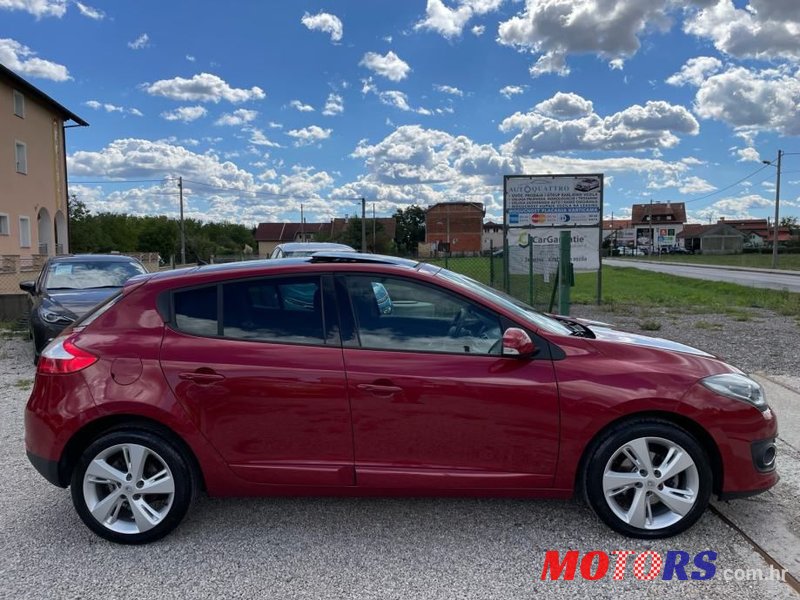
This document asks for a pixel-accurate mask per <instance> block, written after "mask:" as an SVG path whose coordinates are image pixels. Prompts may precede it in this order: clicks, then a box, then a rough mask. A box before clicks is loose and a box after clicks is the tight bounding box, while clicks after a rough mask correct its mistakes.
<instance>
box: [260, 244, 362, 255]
mask: <svg viewBox="0 0 800 600" xmlns="http://www.w3.org/2000/svg"><path fill="white" fill-rule="evenodd" d="M323 251H324V252H355V249H354V248H351V247H350V246H348V245H347V244H335V243H333V242H288V243H286V244H278V245H277V246H275V249H274V250H273V251H272V254H270V255H269V257H270V258H297V257H299V256H311V255H312V254H314V252H323Z"/></svg>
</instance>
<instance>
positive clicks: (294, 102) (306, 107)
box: [289, 100, 314, 112]
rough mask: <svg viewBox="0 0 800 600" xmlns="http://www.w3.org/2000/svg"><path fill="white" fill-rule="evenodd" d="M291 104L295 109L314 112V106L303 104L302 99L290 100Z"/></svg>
mask: <svg viewBox="0 0 800 600" xmlns="http://www.w3.org/2000/svg"><path fill="white" fill-rule="evenodd" d="M289 106H291V107H292V108H293V109H295V110H299V111H300V112H314V107H313V106H311V105H310V104H303V103H302V102H300V100H292V101H291V102H289Z"/></svg>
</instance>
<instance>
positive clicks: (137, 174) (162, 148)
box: [68, 138, 253, 189]
mask: <svg viewBox="0 0 800 600" xmlns="http://www.w3.org/2000/svg"><path fill="white" fill-rule="evenodd" d="M68 164H69V171H70V175H72V176H77V177H87V176H88V177H97V178H108V179H112V180H114V179H141V178H148V179H154V178H157V177H169V176H172V175H183V176H184V177H186V178H187V179H195V180H197V181H203V182H208V183H212V184H214V185H219V186H220V187H226V188H231V189H247V188H249V187H251V186H252V185H253V177H252V175H251V174H250V173H248V172H247V171H244V170H242V169H239V168H238V167H237V166H236V165H234V164H233V163H230V162H225V163H221V162H220V161H219V159H218V158H217V157H216V155H214V154H197V153H195V152H192V151H190V150H187V149H186V148H184V147H183V146H178V145H174V144H170V143H168V142H163V141H162V142H154V141H150V140H143V139H135V138H127V139H119V140H115V141H113V142H111V143H110V144H108V145H107V146H106V147H105V148H103V149H102V150H99V151H97V152H89V151H84V150H80V151H78V152H75V153H73V154H72V155H70V156H69V157H68ZM173 187H174V185H173Z"/></svg>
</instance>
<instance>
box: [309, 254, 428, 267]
mask: <svg viewBox="0 0 800 600" xmlns="http://www.w3.org/2000/svg"><path fill="white" fill-rule="evenodd" d="M310 262H312V263H366V264H382V265H397V266H401V267H416V266H417V264H419V263H418V262H417V261H416V260H410V259H408V258H399V257H397V256H385V255H383V254H362V253H360V252H325V251H320V252H314V254H312V255H311V259H310Z"/></svg>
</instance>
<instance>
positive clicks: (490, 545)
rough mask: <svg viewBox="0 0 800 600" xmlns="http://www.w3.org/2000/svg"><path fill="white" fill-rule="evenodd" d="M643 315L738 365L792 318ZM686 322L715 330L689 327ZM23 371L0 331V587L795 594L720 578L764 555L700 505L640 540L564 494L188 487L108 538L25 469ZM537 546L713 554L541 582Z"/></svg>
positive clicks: (780, 341)
mask: <svg viewBox="0 0 800 600" xmlns="http://www.w3.org/2000/svg"><path fill="white" fill-rule="evenodd" d="M575 312H576V314H581V315H582V316H587V317H588V316H590V317H594V318H599V319H602V320H606V321H613V322H615V323H617V324H619V325H629V324H631V323H633V324H636V322H637V320H639V319H643V317H639V316H632V315H628V316H623V315H619V314H613V315H612V314H607V313H604V312H602V311H597V310H594V309H590V308H588V307H581V309H580V310H579V311H578V310H576V311H575ZM646 318H647V319H653V320H656V319H657V320H659V321H660V322H662V329H661V331H659V332H656V333H657V334H664V335H669V336H672V337H675V338H676V339H680V340H682V341H686V342H690V343H693V344H695V345H697V346H699V347H701V348H705V349H708V350H711V351H714V352H718V353H720V354H722V355H724V356H726V357H728V358H730V359H731V360H734V361H736V362H737V363H738V364H740V365H742V366H744V367H745V368H748V369H754V368H759V369H764V367H766V366H769V365H771V364H773V363H771V362H770V361H768V360H765V359H764V358H763V357H751V355H752V354H760V353H761V345H760V344H761V341H760V340H761V339H763V340H764V345H763V352H769V351H771V350H772V349H774V348H782V347H784V343H786V344H787V346H791V344H790V342H792V343H793V340H791V339H790V338H789V332H790V331H791V334H792V335H795V336H796V333H797V331H796V325H795V324H794V322H793V321H788V322H783V324H782V326H777V325H776V322H775V320H774V319H772V318H770V317H769V316H767V315H766V314H758V315H754V316H753V317H752V320H750V321H745V322H739V321H732V320H730V319H728V321H726V320H725V317H712V316H709V315H687V316H685V317H673V316H671V315H664V316H657V315H652V314H649V315H648V316H647V317H646ZM701 320H702V321H707V322H710V323H719V324H720V325H721V327H716V326H714V327H710V328H705V327H699V328H698V327H697V326H696V323H697V322H699V321H701ZM790 326H791V327H790ZM784 331H785V332H786V333H785V334H784V333H783V332H784ZM779 334H781V335H784V337H775V336H777V335H779ZM727 337H732V338H736V339H737V340H738V342H736V343H734V342H729V341H725V340H726V338H727ZM754 344H757V346H755V348H758V349H759V351H757V352H753V349H754ZM795 356H796V355H795ZM774 364H775V365H777V367H776V368H778V369H779V370H777V371H773V372H774V373H782V372H784V370H786V369H789V367H790V365H791V356H790V355H789V354H788V353H780V352H779V353H777V354H776V359H775V362H774ZM32 378H33V367H32V365H31V351H30V348H29V344H28V342H26V341H23V340H20V339H17V338H14V339H0V410H2V413H3V418H2V419H0V470H2V473H3V475H4V476H3V477H2V478H0V581H2V584H0V598H14V599H22V598H103V599H109V598H136V599H141V598H212V597H213V598H341V597H353V598H533V597H537V596H541V595H546V596H547V597H552V598H559V597H563V598H571V597H589V596H591V597H593V598H595V599H601V598H636V599H637V600H638V599H640V598H642V597H643V595H645V596H646V597H653V598H657V597H663V598H671V597H675V596H676V595H678V594H680V595H682V596H684V597H687V598H718V597H723V596H728V597H746V598H765V599H767V598H770V599H771V598H796V597H797V596H796V594H795V593H794V592H793V591H792V590H791V589H790V588H789V586H787V585H786V584H783V583H779V582H774V581H749V582H748V581H738V582H737V581H724V580H723V577H722V571H723V569H756V568H758V569H762V570H764V572H767V571H768V566H767V565H766V563H765V562H764V561H763V559H762V558H761V557H760V556H759V555H758V554H756V553H755V552H754V551H753V550H752V548H751V547H750V546H749V545H748V543H747V542H746V541H745V540H744V539H743V538H742V537H741V536H740V535H738V534H737V533H736V532H735V531H733V530H732V529H730V528H729V527H728V526H727V525H725V524H724V523H723V522H722V521H721V520H719V519H718V518H717V517H716V516H715V515H713V514H712V513H710V512H708V513H706V515H705V516H704V517H703V519H702V520H701V521H700V522H699V523H698V524H697V525H696V526H695V527H693V528H692V529H691V530H690V531H689V532H687V533H686V534H683V535H681V536H679V537H677V538H673V539H671V540H667V541H661V542H654V543H646V542H642V541H639V540H630V539H626V538H623V537H620V536H618V535H616V534H614V533H612V532H611V531H610V530H609V529H607V528H606V527H605V526H603V525H602V524H600V523H599V522H598V520H597V519H596V518H595V517H594V515H593V514H592V513H591V511H590V510H589V509H588V508H587V507H586V506H584V505H583V504H582V503H578V502H576V501H570V502H555V501H544V500H541V501H531V500H497V499H483V500H477V499H327V498H311V499H302V498H301V499H292V498H282V499H269V498H264V499H209V498H205V497H203V498H200V499H199V500H198V502H197V503H196V504H195V506H194V507H193V510H192V511H191V512H190V514H189V515H188V517H187V519H186V520H185V521H184V523H183V524H182V525H181V527H179V528H178V530H177V531H175V532H174V533H173V534H172V535H170V536H168V537H167V538H166V539H164V540H162V541H160V542H157V543H155V544H151V545H149V546H146V547H125V546H118V545H113V544H110V543H107V542H104V541H103V540H101V539H100V538H98V537H96V536H94V535H93V534H92V533H91V532H89V530H88V529H86V528H85V527H84V526H83V524H82V523H81V522H80V520H79V519H78V517H77V515H76V514H75V513H74V511H73V509H72V505H71V503H70V499H69V494H68V492H67V491H66V490H61V489H58V488H55V487H53V486H51V485H50V484H48V483H47V482H46V481H45V480H44V479H42V478H41V477H40V476H39V475H38V473H36V472H35V471H34V469H33V468H32V467H31V466H30V465H29V464H28V461H27V459H26V457H25V454H24V448H23V441H22V436H23V423H22V416H23V407H24V403H25V401H26V399H27V397H28V394H29V393H30V386H31V381H32ZM551 549H556V550H560V551H562V552H563V551H566V550H567V549H579V550H581V551H582V552H589V551H592V550H605V551H607V552H610V551H612V550H615V549H631V550H635V551H637V552H641V551H644V550H646V549H654V550H656V551H657V552H661V553H663V552H666V551H668V550H673V549H678V550H685V551H687V552H689V553H690V554H693V553H697V552H700V551H703V550H708V549H711V550H715V551H716V552H718V554H719V558H718V559H717V562H716V565H717V576H716V578H715V579H713V580H710V581H686V582H679V581H673V582H665V581H661V580H656V581H653V582H644V581H638V580H636V579H633V578H632V576H631V575H630V571H629V574H628V576H627V577H626V579H625V580H624V581H613V580H610V579H604V580H601V581H596V582H584V581H579V580H577V579H576V580H575V581H571V582H566V581H558V582H542V581H540V580H539V576H540V574H541V570H542V564H543V559H544V553H545V551H547V550H551Z"/></svg>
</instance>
